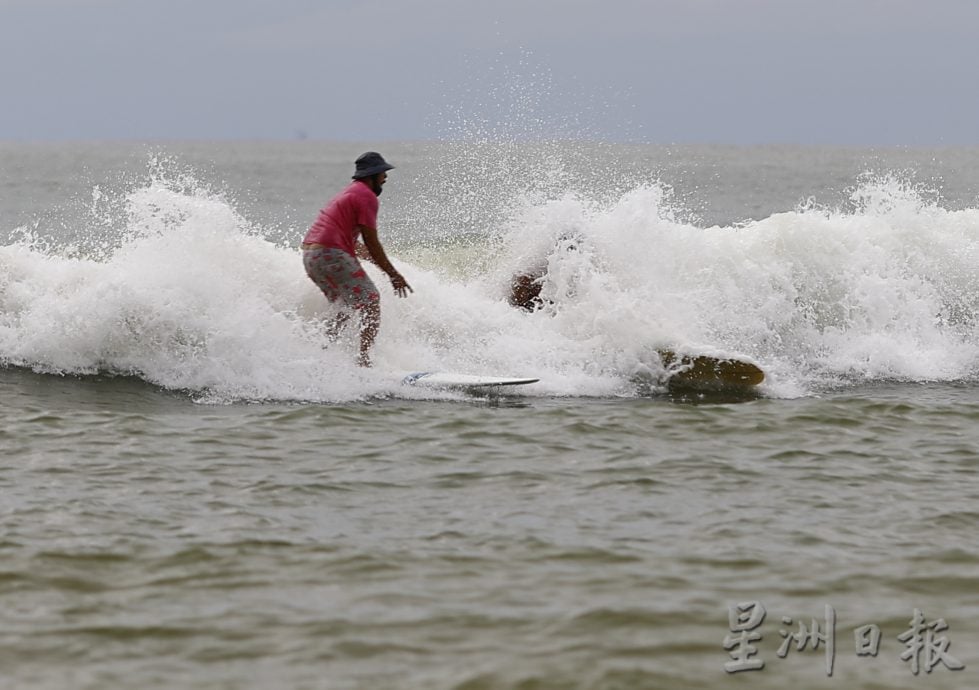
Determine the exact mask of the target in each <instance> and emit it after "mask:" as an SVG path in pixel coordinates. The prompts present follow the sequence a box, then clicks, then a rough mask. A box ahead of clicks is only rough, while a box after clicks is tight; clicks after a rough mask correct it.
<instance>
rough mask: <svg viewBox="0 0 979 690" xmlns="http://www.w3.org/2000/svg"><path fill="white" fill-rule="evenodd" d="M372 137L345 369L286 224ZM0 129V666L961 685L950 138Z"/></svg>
mask: <svg viewBox="0 0 979 690" xmlns="http://www.w3.org/2000/svg"><path fill="white" fill-rule="evenodd" d="M369 148H377V149H379V150H381V151H382V153H384V155H385V156H386V157H387V158H388V159H389V160H391V161H392V162H393V163H394V164H395V165H396V166H397V168H396V170H395V171H393V172H392V173H391V176H390V179H389V183H388V184H387V185H386V187H385V192H384V195H383V196H382V197H381V214H380V226H381V228H380V229H381V237H382V240H383V241H384V242H385V245H386V247H387V248H388V252H389V254H390V255H391V257H392V260H393V261H394V263H395V264H396V266H398V267H399V269H400V270H401V271H402V273H403V274H404V275H405V277H406V278H407V279H408V281H409V282H410V283H411V284H412V286H413V287H414V290H415V292H414V294H413V295H411V296H410V297H408V298H407V299H403V300H400V299H397V298H396V297H395V296H394V295H393V294H392V293H391V291H390V289H389V286H388V285H387V283H386V281H383V280H381V279H380V277H379V276H377V274H376V272H374V275H375V276H376V277H377V282H378V284H379V285H380V286H381V287H382V328H381V334H380V336H379V339H378V344H377V348H376V353H375V367H374V368H373V369H370V370H362V369H359V368H357V367H354V366H353V358H354V349H355V348H354V343H353V342H352V340H351V339H350V337H342V338H341V339H340V340H339V341H338V342H335V343H328V342H327V340H326V337H325V333H324V324H325V322H326V321H327V320H328V319H329V317H330V316H331V315H332V313H333V312H332V311H331V309H330V307H329V306H328V305H327V304H326V302H325V300H324V299H323V298H322V296H321V295H319V294H318V293H317V291H316V289H315V288H314V287H313V286H312V284H311V283H310V282H309V280H308V279H307V278H306V276H305V275H304V273H303V271H302V265H301V259H300V253H299V250H298V248H297V247H298V242H299V240H300V239H301V237H302V235H303V234H304V232H305V230H306V228H307V227H308V225H309V223H310V222H311V220H312V219H313V217H314V216H315V213H316V212H317V210H318V209H319V208H320V206H322V205H323V203H325V201H327V200H328V198H329V197H330V196H331V195H332V193H334V192H335V191H336V190H337V189H338V188H339V187H340V186H341V185H343V184H345V182H346V180H347V179H349V175H350V171H351V163H350V161H352V160H353V158H355V157H356V156H357V155H358V154H359V153H361V152H362V151H363V150H366V149H369ZM0 161H2V164H0V242H2V245H0V361H2V364H3V368H2V369H0V388H2V391H3V395H2V397H0V410H2V416H3V420H4V424H3V429H2V432H0V434H2V446H0V447H2V449H3V452H2V463H0V514H2V523H0V524H2V526H3V533H2V535H0V555H2V561H0V563H2V565H0V687H11V688H65V687H72V688H107V687H113V688H115V687H119V688H130V687H141V688H170V687H173V688H266V687H283V688H307V687H308V688H426V689H427V688H436V689H439V688H446V689H448V688H453V689H458V690H475V689H482V688H486V689H490V688H521V689H530V688H535V689H537V688H541V689H544V688H547V689H550V688H555V689H558V688H562V689H563V688H602V689H612V688H725V687H733V688H738V687H751V688H776V687H778V688H781V687H787V686H788V687H806V688H831V687H845V688H860V689H870V688H918V687H932V688H975V687H977V686H979V676H977V673H979V655H977V651H976V650H977V649H979V623H977V620H979V618H977V615H979V547H977V538H976V534H977V527H979V510H977V508H976V505H977V499H979V481H977V472H979V385H977V384H979V270H977V265H979V150H972V149H940V150H938V149H936V150H921V149H888V150H863V149H836V148H797V147H755V148H735V147H721V146H701V147H693V146H672V147H664V146H642V145H611V144H602V143H591V144H583V143H578V142H536V143H500V142H491V141H485V140H478V139H477V140H472V141H468V142H462V143H455V144H447V143H446V144H435V143H426V144H422V143H411V142H400V143H389V144H384V145H381V144H376V143H370V144H368V143H364V144H339V143H326V142H220V143H154V144H123V143H94V142H93V143H68V144H66V143H44V144H41V143H2V144H0ZM543 267H546V268H547V270H548V279H547V282H546V283H545V286H544V292H543V295H542V296H544V297H545V298H546V299H547V301H548V303H547V305H546V306H545V308H544V309H542V310H540V311H538V312H535V313H533V314H528V313H525V312H521V311H516V310H514V309H513V308H511V307H509V306H508V305H507V303H506V300H505V295H506V285H507V283H508V280H509V277H510V276H511V275H512V274H513V273H514V272H515V271H519V270H525V269H527V268H543ZM369 270H371V271H373V269H372V268H369ZM662 347H670V348H673V349H678V350H682V351H687V352H691V353H719V354H737V355H739V356H743V357H747V358H750V359H751V360H753V361H755V362H757V363H758V364H759V365H760V366H761V367H762V368H763V369H764V370H765V372H766V374H767V378H766V381H765V383H764V384H763V385H762V386H761V387H760V389H759V391H758V394H757V395H751V396H743V395H742V396H730V395H727V396H724V395H698V394H678V393H676V392H670V391H669V390H667V389H666V388H665V386H664V385H663V376H664V372H663V371H662V368H661V367H660V366H659V363H658V358H657V356H656V354H655V353H656V350H657V348H662ZM421 369H442V370H448V371H459V372H466V373H487V374H507V375H510V374H512V375H521V376H524V375H532V376H535V377H539V378H540V379H541V380H540V383H538V384H534V385H532V386H527V387H523V388H520V389H514V390H509V391H506V392H505V393H503V394H499V393H493V394H484V395H474V394H469V393H461V392H452V393H449V392H437V391H425V390H421V389H414V388H408V387H404V386H402V385H400V383H399V379H398V376H397V372H400V371H405V370H421ZM739 605H740V606H741V608H740V609H738V606H739ZM762 609H764V611H765V616H764V618H761V616H760V614H761V611H762ZM919 613H920V616H918V614H919ZM855 633H859V634H860V636H859V637H858V636H855ZM876 633H879V639H878V638H876V637H875V636H874V635H875V634H876ZM906 633H909V634H907V635H906ZM861 640H864V641H866V642H867V644H863V645H861V644H860V642H861ZM817 643H818V644H817ZM918 643H920V644H918ZM747 645H750V646H752V647H753V649H749V648H748V647H747ZM757 662H763V664H764V667H763V668H756V666H757V665H758V663H757ZM736 669H738V670H736ZM830 669H831V670H830ZM915 670H917V673H915Z"/></svg>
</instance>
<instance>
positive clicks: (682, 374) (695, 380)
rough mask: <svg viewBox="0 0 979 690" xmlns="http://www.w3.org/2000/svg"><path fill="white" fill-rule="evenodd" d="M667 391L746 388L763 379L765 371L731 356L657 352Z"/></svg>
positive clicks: (667, 351) (669, 351) (670, 351)
mask: <svg viewBox="0 0 979 690" xmlns="http://www.w3.org/2000/svg"><path fill="white" fill-rule="evenodd" d="M657 352H658V353H659V357H660V361H661V362H662V363H663V366H664V367H665V368H666V370H667V375H668V378H667V385H669V386H670V388H689V389H703V390H727V389H750V388H754V387H755V386H757V385H758V384H760V383H761V382H762V381H764V380H765V372H764V371H762V370H761V368H760V367H759V366H758V365H757V364H755V363H753V362H749V361H747V360H746V359H740V358H738V357H737V356H735V355H731V356H717V357H715V356H711V355H693V354H683V353H677V352H673V351H672V350H658V351H657Z"/></svg>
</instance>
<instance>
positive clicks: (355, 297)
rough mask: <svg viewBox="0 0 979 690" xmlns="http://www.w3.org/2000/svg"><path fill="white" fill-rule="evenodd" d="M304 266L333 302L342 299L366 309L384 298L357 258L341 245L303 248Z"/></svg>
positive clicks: (354, 307)
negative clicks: (341, 247)
mask: <svg viewBox="0 0 979 690" xmlns="http://www.w3.org/2000/svg"><path fill="white" fill-rule="evenodd" d="M303 266H305V267H306V275H308V276H309V277H310V280H312V281H313V282H314V283H316V285H317V286H318V287H319V289H320V290H322V291H323V294H324V295H326V298H327V299H328V300H330V301H331V302H343V303H344V304H346V305H347V306H348V307H352V308H353V309H363V308H364V307H366V306H367V305H368V304H370V303H371V302H377V301H378V300H380V299H381V296H380V294H379V293H378V292H377V287H375V285H374V282H373V281H372V280H371V279H370V278H369V277H368V276H367V273H365V272H364V268H363V266H361V265H360V262H359V261H357V258H356V257H353V256H351V255H350V254H348V253H347V252H345V251H343V250H342V249H333V248H317V249H304V250H303Z"/></svg>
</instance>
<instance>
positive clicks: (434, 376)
mask: <svg viewBox="0 0 979 690" xmlns="http://www.w3.org/2000/svg"><path fill="white" fill-rule="evenodd" d="M539 380H540V379H530V378H517V377H512V376H474V375H472V374H453V373H450V372H447V371H415V372H410V373H407V374H404V375H403V376H402V378H401V383H402V384H403V385H405V386H423V387H425V388H487V387H490V386H524V385H526V384H528V383H537V382H538V381H539Z"/></svg>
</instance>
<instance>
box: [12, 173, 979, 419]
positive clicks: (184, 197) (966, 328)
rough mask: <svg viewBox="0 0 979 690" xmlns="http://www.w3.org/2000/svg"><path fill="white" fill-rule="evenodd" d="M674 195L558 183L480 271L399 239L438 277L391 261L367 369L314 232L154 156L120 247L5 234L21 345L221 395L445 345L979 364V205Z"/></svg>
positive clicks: (548, 354) (288, 391)
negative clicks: (326, 291)
mask: <svg viewBox="0 0 979 690" xmlns="http://www.w3.org/2000/svg"><path fill="white" fill-rule="evenodd" d="M673 205H674V204H673V202H672V200H671V199H670V195H669V190H668V189H665V188H663V187H662V186H659V185H655V184H646V185H640V186H637V187H635V188H634V189H632V190H630V191H628V192H626V193H625V194H622V195H620V196H618V197H617V198H615V199H613V200H611V201H609V199H608V198H607V195H604V196H603V198H602V199H601V200H595V199H589V198H587V197H586V196H584V195H582V194H580V193H578V194H572V193H567V194H564V195H554V196H552V197H551V198H549V199H543V198H541V197H540V196H539V195H536V196H535V197H534V198H533V200H529V199H528V200H527V201H526V202H525V203H523V204H515V205H513V206H512V209H513V210H511V211H510V212H509V214H508V216H507V218H506V219H505V221H504V222H503V223H502V224H501V225H500V226H498V227H497V228H495V232H494V233H493V234H492V236H490V237H487V238H485V240H483V241H481V242H479V243H478V244H477V246H475V247H474V249H473V250H472V251H473V252H477V253H480V254H482V255H483V259H482V260H481V261H479V262H477V263H478V265H479V266H481V267H482V268H481V269H480V270H479V271H478V272H476V273H471V272H470V273H467V272H462V276H461V277H460V271H458V270H450V268H453V267H450V266H448V265H446V264H443V263H441V259H440V256H439V248H438V247H434V248H431V249H427V250H426V252H431V254H430V255H428V256H427V257H426V258H427V260H426V261H416V262H415V264H412V263H408V262H404V261H399V262H398V264H399V267H401V268H402V272H403V273H404V274H405V276H406V277H407V279H408V281H409V282H410V283H411V284H412V285H413V287H414V288H415V293H414V294H413V295H412V296H410V297H409V298H407V299H404V300H401V299H397V298H396V297H395V296H394V295H393V294H392V293H391V291H390V288H389V285H388V283H387V281H386V280H385V279H384V278H383V276H381V275H380V274H379V273H378V272H377V271H376V270H375V269H374V268H373V267H372V266H370V267H368V270H369V271H370V272H371V274H372V276H373V277H374V279H375V282H377V284H378V285H379V286H380V287H381V288H382V304H383V325H382V331H381V335H380V338H379V341H378V345H377V350H376V356H375V362H376V367H375V369H374V370H370V371H365V370H361V369H359V368H357V367H355V366H353V365H352V362H353V356H354V343H353V342H352V340H353V339H352V338H351V337H349V334H348V337H347V338H344V339H341V341H340V342H337V343H334V344H330V345H328V346H326V347H324V345H325V344H326V340H325V336H324V333H323V327H322V324H323V321H324V319H326V318H328V317H329V316H330V315H331V314H332V313H333V312H332V310H331V308H330V307H329V306H328V305H327V304H326V301H325V300H324V299H323V298H322V296H321V295H320V294H319V293H318V291H317V290H316V288H315V287H314V286H313V285H312V283H310V281H309V280H308V279H307V278H306V276H305V274H304V273H303V270H302V263H301V257H300V253H299V251H298V249H296V248H291V247H289V248H286V247H282V246H277V245H274V244H272V243H270V242H269V241H267V240H266V239H264V238H263V235H262V231H261V228H256V227H253V226H252V225H251V224H250V223H249V222H247V221H246V220H245V219H244V218H242V217H241V216H240V215H239V214H238V213H237V212H236V210H235V208H234V205H233V203H232V202H230V201H228V200H227V199H225V198H224V197H222V196H220V195H217V194H213V193H211V192H209V191H207V190H205V189H201V188H199V187H195V186H193V185H189V186H188V185H186V184H184V183H181V184H175V183H173V182H172V181H168V180H166V179H161V178H155V179H154V180H153V181H151V182H150V183H149V184H146V185H144V186H141V187H139V188H137V189H135V190H133V191H132V192H131V193H130V194H129V195H128V196H127V197H126V199H125V209H126V219H125V223H124V227H125V231H124V232H123V233H122V234H121V236H117V237H114V238H111V241H101V242H92V243H90V244H91V246H92V247H102V248H103V249H102V250H100V251H96V252H89V253H88V254H85V252H79V251H78V250H77V249H74V250H71V251H69V250H68V249H67V248H58V247H51V246H44V245H42V244H41V243H39V242H38V241H35V240H34V239H32V238H31V237H30V236H29V235H25V236H24V237H23V238H22V239H21V240H20V241H18V242H15V243H13V244H10V245H8V246H6V247H2V248H0V276H2V278H0V357H2V360H3V361H4V362H5V363H7V364H13V365H19V366H26V367H31V368H33V369H36V370H39V371H45V372H57V373H68V374H85V373H96V372H111V373H121V374H131V375H136V376H139V377H142V378H144V379H145V380H147V381H149V382H152V383H154V384H157V385H160V386H163V387H166V388H168V389H175V390H186V391H188V392H189V393H190V394H191V395H193V396H194V397H195V398H196V399H201V400H208V401H234V400H254V399H258V400H322V401H344V400H356V399H364V398H367V397H371V396H377V395H399V396H401V395H417V394H418V393H413V392H412V391H410V389H404V388H403V387H400V386H398V385H397V384H396V383H394V379H393V378H392V375H391V374H388V373H386V372H395V371H403V370H423V369H441V370H449V371H460V372H467V373H484V374H503V375H521V376H524V375H533V376H537V377H540V378H541V379H542V381H541V383H540V384H537V385H535V386H533V387H530V388H527V389H525V390H524V391H523V392H525V393H526V394H531V395H589V396H591V395H601V396H604V395H635V394H637V390H638V389H637V387H636V384H635V379H636V377H637V375H638V376H642V375H648V376H652V377H653V378H655V376H656V375H657V373H658V372H659V371H661V370H659V368H658V360H657V357H656V355H655V349H656V348H659V347H669V348H676V349H681V350H688V351H692V352H712V353H737V354H741V355H745V356H748V357H750V358H753V359H754V360H755V361H757V362H758V363H759V364H761V365H762V366H763V368H765V370H766V371H767V372H768V374H769V379H768V382H767V383H766V387H765V390H766V391H767V392H768V394H770V395H775V396H793V395H799V394H806V393H807V392H811V391H814V390H819V389H820V388H821V387H824V386H827V385H843V386H845V385H850V384H853V383H862V382H866V381H875V380H881V379H889V380H890V379H897V380H906V381H926V380H942V381H954V380H969V379H974V378H975V377H976V375H977V360H979V347H977V342H979V338H977V336H979V276H977V271H976V266H977V263H979V210H975V209H966V210H958V211H948V210H945V209H943V208H941V207H940V206H939V205H937V204H936V203H934V202H930V201H925V200H923V198H922V197H921V195H919V194H917V193H916V192H915V190H914V189H911V188H909V187H907V186H906V185H903V184H902V183H900V182H899V181H897V180H895V179H889V178H884V179H878V180H870V181H867V182H865V183H864V184H862V185H861V186H860V187H859V188H858V189H857V191H856V192H855V193H854V196H853V199H852V208H850V209H849V210H846V211H838V210H824V209H816V208H808V209H799V210H795V211H790V212H785V213H780V214H776V215H772V216H771V217H768V218H764V219H761V220H758V221H754V222H750V223H747V224H744V225H740V226H737V227H710V228H702V227H697V226H694V225H691V224H688V223H685V222H682V221H680V220H678V219H677V215H676V213H675V209H674V208H673ZM86 222H90V223H92V227H91V228H89V229H88V230H89V233H88V234H90V235H97V234H99V233H104V232H106V224H100V223H97V222H92V221H91V220H86ZM79 234H81V235H85V234H86V233H85V232H82V233H79ZM487 255H488V256H491V257H492V260H489V261H488V260H486V258H485V257H486V256H487ZM452 256H453V257H454V258H453V259H452V260H453V261H456V262H458V261H459V260H460V259H459V257H458V255H452ZM421 264H424V265H425V267H424V268H423V267H422V266H421ZM535 266H536V267H543V266H546V267H547V269H548V274H547V278H546V280H545V283H544V289H543V292H542V297H544V298H545V299H546V300H547V301H548V304H547V305H546V306H545V308H543V309H542V310H540V311H538V312H535V313H532V314H531V313H526V312H523V311H520V310H516V309H514V308H512V307H510V306H509V305H508V304H507V303H506V300H505V293H506V285H507V283H508V281H509V278H510V276H511V275H512V273H513V272H515V271H518V270H522V269H525V268H528V267H535ZM457 268H458V267H455V269H457Z"/></svg>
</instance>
